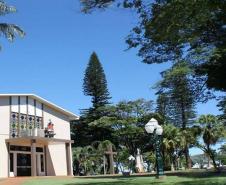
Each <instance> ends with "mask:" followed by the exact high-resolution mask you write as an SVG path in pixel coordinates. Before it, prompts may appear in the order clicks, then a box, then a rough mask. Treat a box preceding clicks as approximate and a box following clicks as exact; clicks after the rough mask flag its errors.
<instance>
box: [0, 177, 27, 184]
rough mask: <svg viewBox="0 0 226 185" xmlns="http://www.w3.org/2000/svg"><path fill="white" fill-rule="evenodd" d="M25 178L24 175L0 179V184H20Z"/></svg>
mask: <svg viewBox="0 0 226 185" xmlns="http://www.w3.org/2000/svg"><path fill="white" fill-rule="evenodd" d="M26 179H27V178H26V177H17V178H7V179H1V180H0V185H22V183H23V182H24V181H25V180H26Z"/></svg>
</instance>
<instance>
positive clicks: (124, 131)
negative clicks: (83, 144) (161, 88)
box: [90, 99, 153, 156]
mask: <svg viewBox="0 0 226 185" xmlns="http://www.w3.org/2000/svg"><path fill="white" fill-rule="evenodd" d="M151 105H152V101H146V100H144V99H139V100H135V101H121V102H119V103H118V104H116V105H115V106H109V107H108V112H109V114H107V115H106V116H103V117H101V118H100V119H98V120H95V121H93V122H92V123H90V126H91V127H98V128H102V129H110V130H109V132H110V133H111V142H113V143H114V145H115V146H116V147H119V146H124V147H126V148H127V149H128V151H129V153H130V154H131V155H134V156H135V155H136V152H137V148H140V149H141V151H144V150H146V149H147V148H149V147H147V145H146V144H147V143H148V140H149V137H148V135H147V134H146V133H145V131H144V125H145V124H146V123H147V122H148V120H149V119H150V117H151V116H152V115H153V113H152V110H153V109H152V106H151Z"/></svg>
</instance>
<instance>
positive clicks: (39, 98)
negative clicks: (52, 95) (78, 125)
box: [0, 94, 79, 120]
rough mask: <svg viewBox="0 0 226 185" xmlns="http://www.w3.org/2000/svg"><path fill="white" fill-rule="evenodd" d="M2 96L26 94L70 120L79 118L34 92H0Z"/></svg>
mask: <svg viewBox="0 0 226 185" xmlns="http://www.w3.org/2000/svg"><path fill="white" fill-rule="evenodd" d="M4 96H28V97H30V98H33V99H35V100H38V101H39V102H40V103H43V104H45V105H47V106H49V107H51V108H53V109H55V110H57V111H59V112H61V113H63V114H65V115H67V116H69V118H70V120H76V119H79V116H78V115H76V114H74V113H72V112H70V111H68V110H66V109H64V108H62V107H60V106H58V105H56V104H54V103H52V102H50V101H47V100H46V99H44V98H41V97H40V96H37V95H36V94H0V97H4Z"/></svg>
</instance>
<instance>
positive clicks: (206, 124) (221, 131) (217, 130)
mask: <svg viewBox="0 0 226 185" xmlns="http://www.w3.org/2000/svg"><path fill="white" fill-rule="evenodd" d="M197 122H198V124H199V127H200V129H201V137H202V139H203V142H204V144H202V143H197V146H198V147H199V148H200V149H202V150H203V151H204V152H205V153H206V154H207V155H208V156H209V157H210V158H211V159H212V161H213V165H214V167H215V169H217V164H216V161H215V160H216V159H215V157H216V151H215V150H214V149H212V148H211V146H213V145H215V144H216V143H217V142H219V141H221V139H222V138H224V137H225V134H226V132H225V126H224V125H223V124H222V123H221V122H220V120H219V119H218V118H217V117H216V116H214V115H210V114H208V115H201V116H200V117H199V119H198V121H197Z"/></svg>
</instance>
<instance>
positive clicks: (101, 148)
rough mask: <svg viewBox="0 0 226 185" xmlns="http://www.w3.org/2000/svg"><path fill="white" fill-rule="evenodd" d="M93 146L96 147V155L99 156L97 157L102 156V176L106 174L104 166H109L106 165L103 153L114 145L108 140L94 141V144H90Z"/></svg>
mask: <svg viewBox="0 0 226 185" xmlns="http://www.w3.org/2000/svg"><path fill="white" fill-rule="evenodd" d="M92 145H93V146H95V145H96V146H97V153H98V154H99V156H103V168H104V169H103V170H104V174H106V166H107V167H108V166H109V165H108V164H107V163H106V161H107V159H106V155H105V152H106V151H108V149H109V146H112V147H114V145H113V144H112V142H111V141H109V140H104V141H96V142H94V143H92Z"/></svg>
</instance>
